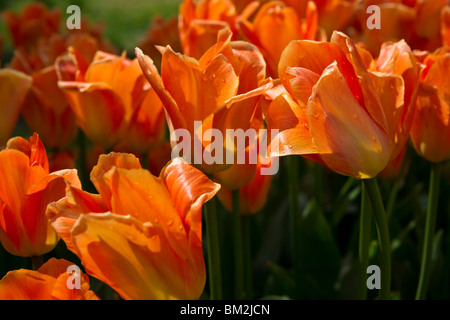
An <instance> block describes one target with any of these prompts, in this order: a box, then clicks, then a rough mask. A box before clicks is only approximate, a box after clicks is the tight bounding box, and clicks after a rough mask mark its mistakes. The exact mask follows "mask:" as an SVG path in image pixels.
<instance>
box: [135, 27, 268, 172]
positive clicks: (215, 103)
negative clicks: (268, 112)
mask: <svg viewBox="0 0 450 320" xmlns="http://www.w3.org/2000/svg"><path fill="white" fill-rule="evenodd" d="M231 37H232V34H231V31H230V30H228V29H224V30H222V31H221V32H219V35H218V38H217V39H218V40H217V44H216V45H215V46H213V47H211V48H210V49H209V50H208V51H207V52H206V53H205V54H204V55H203V56H202V58H201V59H200V60H198V61H197V60H195V59H193V58H190V57H186V56H183V55H180V54H176V53H175V52H174V51H173V50H172V49H171V48H170V47H167V48H165V49H162V51H163V57H162V66H161V77H159V75H158V71H157V70H156V68H155V66H154V65H153V62H152V61H151V59H150V58H149V57H147V56H145V55H143V54H142V51H140V49H138V48H137V49H136V56H137V57H138V60H139V62H140V64H141V68H142V70H143V72H144V74H145V76H146V77H147V80H148V81H149V82H150V84H151V85H152V87H153V88H155V91H156V93H157V94H158V96H159V98H160V99H161V101H162V102H163V104H164V108H165V110H166V115H167V116H168V118H167V122H168V124H169V128H170V131H171V136H172V138H173V137H174V136H176V137H177V139H180V137H178V136H177V135H178V134H179V133H180V132H181V133H183V135H182V139H181V140H182V142H183V143H182V147H184V146H186V145H187V146H186V148H184V149H183V152H185V151H187V152H188V153H189V154H188V155H186V154H183V156H184V157H185V159H186V160H187V161H188V162H189V163H193V164H194V165H196V166H198V167H200V168H201V169H202V170H203V171H204V172H207V173H212V172H215V171H220V170H225V169H227V168H229V167H230V166H231V165H232V164H233V163H236V161H234V162H233V163H227V161H226V160H225V155H226V154H227V150H228V149H230V152H231V154H232V155H234V156H236V150H235V146H234V144H230V143H229V141H230V140H229V139H232V138H231V137H229V136H228V135H227V134H228V132H227V129H230V130H236V129H242V130H244V131H246V130H247V129H249V128H250V127H251V120H252V118H253V115H254V113H255V109H256V106H257V103H258V99H259V97H260V96H261V94H262V93H263V92H264V90H266V89H268V88H270V86H271V85H272V84H271V82H270V80H266V77H265V63H264V59H263V57H262V55H261V54H260V53H259V51H258V50H257V49H256V47H254V46H252V45H251V44H249V43H246V42H239V41H238V42H231ZM210 129H211V130H210ZM213 129H215V130H218V132H220V133H221V135H222V136H221V137H217V136H216V137H215V138H217V139H219V140H218V141H215V140H214V141H215V142H217V143H215V144H214V146H213V143H211V140H212V138H211V137H207V134H206V133H207V132H212V131H213ZM186 135H187V136H188V137H185V136H186ZM185 138H186V139H189V141H185ZM222 138H223V140H222ZM227 141H228V144H227ZM172 142H174V139H172ZM220 142H222V143H220ZM217 144H218V145H219V146H218V147H217V148H214V147H215V146H217ZM227 145H228V149H227ZM230 145H231V146H230ZM197 146H198V147H197ZM186 149H188V150H186ZM209 151H210V152H209ZM214 151H215V152H216V155H215V156H213V155H212V154H213V153H214ZM208 152H209V153H208ZM205 153H207V154H209V156H210V157H211V158H213V159H207V160H205V157H204V155H205ZM191 155H193V157H191ZM214 157H215V158H214ZM192 158H193V160H192ZM233 160H234V159H233Z"/></svg>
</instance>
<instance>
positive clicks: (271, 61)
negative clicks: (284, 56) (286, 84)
mask: <svg viewBox="0 0 450 320" xmlns="http://www.w3.org/2000/svg"><path fill="white" fill-rule="evenodd" d="M258 8H259V3H258V2H253V3H250V4H249V5H248V7H247V8H246V9H245V10H244V12H242V14H241V15H240V16H239V18H238V22H237V26H238V28H239V31H240V32H241V33H242V35H243V36H244V37H245V38H246V39H247V40H248V41H250V42H251V43H253V44H254V45H256V46H257V47H258V48H259V49H260V50H261V52H262V53H263V55H264V58H265V59H266V61H267V70H268V73H269V75H270V76H272V77H274V78H277V66H278V62H279V60H280V56H281V53H282V52H283V50H284V48H285V47H286V46H287V45H288V44H289V42H290V41H292V40H300V39H308V40H315V39H316V38H317V34H318V25H317V22H318V20H317V19H318V18H317V7H316V5H315V4H314V2H309V3H308V7H307V10H306V13H305V18H304V19H303V17H301V16H299V15H297V13H296V11H295V10H294V9H293V8H292V7H289V6H287V5H285V4H284V3H283V2H281V1H270V2H268V3H266V4H264V5H263V6H262V7H261V8H260V9H259V11H258V13H257V14H256V16H255V18H254V19H253V21H252V22H250V17H251V16H253V15H254V13H255V12H256V10H257V9H258Z"/></svg>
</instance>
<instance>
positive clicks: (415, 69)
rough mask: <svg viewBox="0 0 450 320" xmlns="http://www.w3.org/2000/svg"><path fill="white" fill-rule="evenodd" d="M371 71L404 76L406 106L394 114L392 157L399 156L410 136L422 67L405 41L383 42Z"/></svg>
mask: <svg viewBox="0 0 450 320" xmlns="http://www.w3.org/2000/svg"><path fill="white" fill-rule="evenodd" d="M370 70H371V71H375V72H381V73H384V74H392V75H395V74H396V75H400V76H401V77H402V78H403V81H404V85H405V90H404V99H403V100H404V106H405V107H404V108H403V109H401V110H398V111H395V113H394V114H393V115H392V117H393V118H395V119H398V120H394V121H398V127H397V130H396V132H395V133H394V137H393V143H394V150H393V151H392V155H391V159H394V158H396V157H397V155H398V154H400V152H401V150H402V149H404V145H405V143H406V141H407V140H408V137H409V132H410V130H411V126H412V122H413V119H414V114H415V110H416V97H417V92H418V88H419V74H420V68H419V65H418V64H417V62H416V59H415V57H414V55H413V53H412V51H411V48H410V47H409V46H408V44H407V43H406V42H405V41H404V40H401V41H398V42H395V43H392V42H389V43H383V45H382V46H381V49H380V55H379V57H378V58H377V60H376V63H375V64H374V65H373V67H371V68H370Z"/></svg>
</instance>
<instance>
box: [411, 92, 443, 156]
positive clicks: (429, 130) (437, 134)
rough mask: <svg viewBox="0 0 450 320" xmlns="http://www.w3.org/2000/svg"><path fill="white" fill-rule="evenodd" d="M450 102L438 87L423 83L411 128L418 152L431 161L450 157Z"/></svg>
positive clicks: (412, 138)
mask: <svg viewBox="0 0 450 320" xmlns="http://www.w3.org/2000/svg"><path fill="white" fill-rule="evenodd" d="M449 139H450V103H449V102H448V98H447V99H443V97H442V95H441V94H440V93H439V91H438V90H437V88H436V87H434V86H431V85H429V84H426V83H421V84H420V88H419V94H418V96H417V108H416V114H415V116H414V121H413V125H412V128H411V140H412V142H413V145H414V148H415V149H416V151H417V153H418V154H419V155H421V156H422V157H424V158H425V159H427V160H428V161H431V162H441V161H444V160H447V159H450V148H449V144H448V143H442V141H449Z"/></svg>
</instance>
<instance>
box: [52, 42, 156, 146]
mask: <svg viewBox="0 0 450 320" xmlns="http://www.w3.org/2000/svg"><path fill="white" fill-rule="evenodd" d="M57 70H58V72H59V74H58V76H59V78H60V80H61V81H59V82H58V86H59V87H60V88H61V89H62V90H63V91H64V93H65V96H66V98H67V100H68V102H69V105H70V107H71V108H72V111H73V113H74V114H75V117H76V121H77V124H78V126H79V127H80V128H81V129H82V130H83V131H84V132H85V134H86V136H87V137H88V138H89V139H90V140H91V141H92V142H93V143H95V144H98V145H100V146H102V147H104V148H110V147H112V146H114V145H116V144H118V143H121V142H123V143H125V144H127V145H128V146H130V147H131V148H133V149H137V151H139V152H144V151H147V150H148V149H149V148H151V146H152V145H153V144H155V143H156V141H158V142H159V140H160V139H161V138H162V134H163V131H164V126H163V124H164V118H163V107H162V104H161V102H160V101H159V99H158V98H157V96H156V95H155V94H154V91H153V89H152V88H151V87H149V86H148V84H146V83H145V79H144V77H143V75H142V71H141V69H140V67H139V64H138V62H137V60H136V59H135V60H129V59H127V58H125V56H124V55H122V56H116V55H112V54H108V53H105V52H100V51H99V52H97V54H96V56H95V58H94V60H93V61H92V63H90V64H87V61H85V60H83V59H82V57H81V56H80V55H79V54H78V52H77V51H76V50H72V52H71V53H70V54H69V55H67V56H64V57H62V58H60V59H58V61H57Z"/></svg>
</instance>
